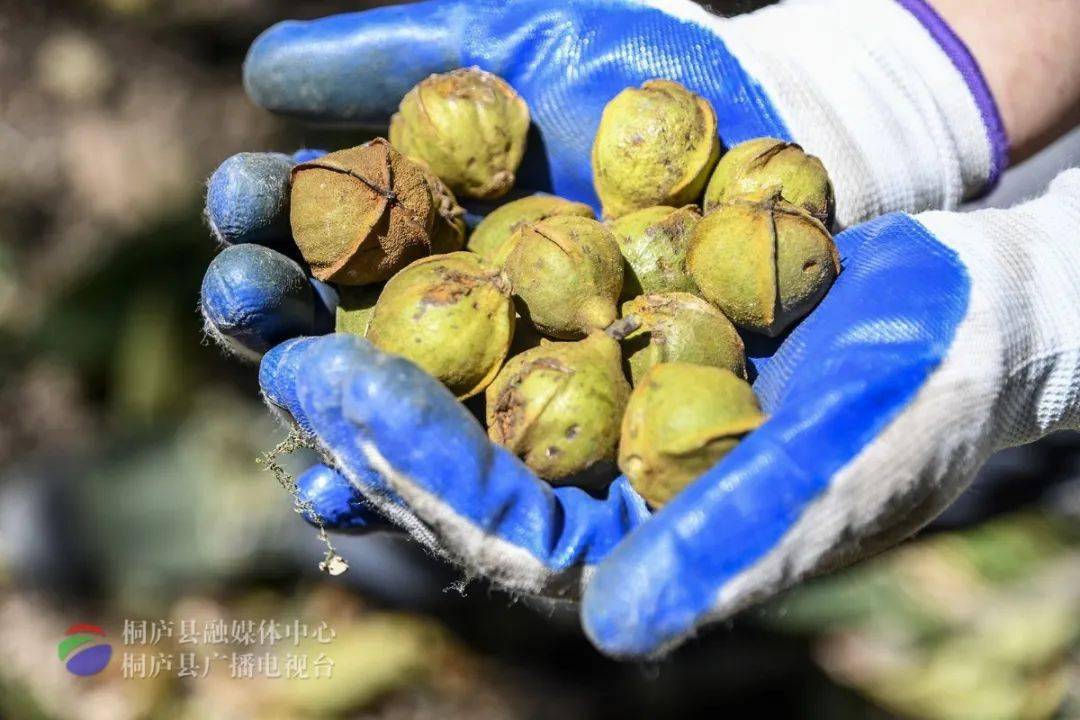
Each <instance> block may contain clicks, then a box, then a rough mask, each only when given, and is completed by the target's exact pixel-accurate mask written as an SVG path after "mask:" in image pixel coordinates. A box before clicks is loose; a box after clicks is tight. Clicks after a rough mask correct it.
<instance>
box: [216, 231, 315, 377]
mask: <svg viewBox="0 0 1080 720" xmlns="http://www.w3.org/2000/svg"><path fill="white" fill-rule="evenodd" d="M199 306H200V309H201V311H202V315H203V319H204V321H205V323H204V327H205V330H206V332H207V334H208V335H210V336H211V337H213V338H214V339H215V340H216V341H217V342H218V343H219V344H220V345H221V346H222V347H223V348H224V349H226V350H227V351H229V352H232V353H234V354H236V355H239V356H241V357H244V358H247V359H251V360H257V359H258V358H259V356H261V355H262V354H263V353H264V352H266V351H267V350H268V349H270V348H271V347H273V346H274V345H276V344H278V343H280V342H282V341H283V340H287V339H289V338H291V337H296V336H297V335H305V334H311V333H312V332H313V331H314V325H315V291H314V290H313V289H312V287H311V284H310V283H309V282H308V279H307V276H306V275H305V274H304V271H303V270H302V269H301V268H300V266H299V265H298V264H297V263H296V262H295V261H293V260H291V259H290V258H287V257H285V256H284V255H282V254H281V253H279V252H276V251H274V250H271V249H270V248H267V247H264V246H262V245H254V244H248V243H245V244H242V245H232V246H229V247H227V248H225V249H224V250H223V251H222V252H221V253H219V254H218V256H217V257H215V258H214V259H213V261H212V262H211V263H210V266H209V267H208V268H207V269H206V274H205V275H204V276H203V282H202V288H201V292H200V301H199Z"/></svg>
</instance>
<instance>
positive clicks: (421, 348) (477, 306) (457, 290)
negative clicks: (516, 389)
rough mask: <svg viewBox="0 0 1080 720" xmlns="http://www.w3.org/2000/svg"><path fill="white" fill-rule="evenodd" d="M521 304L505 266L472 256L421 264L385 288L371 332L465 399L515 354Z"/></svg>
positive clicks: (374, 341)
mask: <svg viewBox="0 0 1080 720" xmlns="http://www.w3.org/2000/svg"><path fill="white" fill-rule="evenodd" d="M513 334H514V303H513V301H512V300H511V298H510V292H509V288H508V286H507V284H506V282H505V279H504V278H503V277H502V275H501V273H500V272H499V270H498V268H497V267H495V266H494V265H491V264H490V263H488V262H485V261H484V259H483V258H481V257H480V256H479V255H476V254H474V253H470V252H455V253H449V254H447V255H432V256H431V257H426V258H422V259H420V260H417V261H416V262H414V263H413V264H412V265H409V266H408V267H407V268H405V269H404V270H402V271H401V272H400V273H398V274H397V275H395V276H394V277H393V278H391V279H390V281H389V282H388V283H386V287H385V288H383V291H382V294H381V295H380V296H379V301H378V302H377V303H376V304H375V312H374V314H373V315H372V316H371V322H370V323H369V324H368V328H367V339H368V340H370V341H371V344H372V345H374V346H375V347H377V348H379V349H380V350H384V351H386V352H389V353H394V354H396V355H401V356H402V357H404V358H406V359H408V360H411V361H412V362H414V363H416V364H417V365H419V366H420V367H421V368H423V369H424V370H426V371H427V372H429V373H430V374H431V375H434V376H435V377H436V378H438V379H439V380H440V381H441V382H442V383H443V384H444V385H446V386H447V387H448V388H450V390H451V391H452V392H453V393H454V394H455V395H457V396H458V397H459V398H461V399H465V398H468V397H471V396H473V395H475V394H476V393H478V392H480V391H481V390H483V389H484V388H485V387H487V386H488V383H490V382H491V381H492V379H493V378H494V377H495V375H496V373H498V372H499V368H500V367H501V366H502V363H503V360H504V359H505V358H506V353H507V350H508V349H509V348H510V340H511V338H512V337H513Z"/></svg>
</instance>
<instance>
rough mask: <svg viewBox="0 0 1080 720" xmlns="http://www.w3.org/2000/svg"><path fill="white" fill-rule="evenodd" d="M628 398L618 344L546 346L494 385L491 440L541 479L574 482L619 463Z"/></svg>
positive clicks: (599, 337) (589, 340)
mask: <svg viewBox="0 0 1080 720" xmlns="http://www.w3.org/2000/svg"><path fill="white" fill-rule="evenodd" d="M629 395H630V384H629V383H628V382H627V381H626V377H625V376H624V375H623V371H622V358H621V353H620V350H619V343H618V342H617V341H616V340H614V339H612V338H611V337H609V336H607V335H605V334H604V333H602V332H594V333H592V334H591V335H589V336H588V337H586V338H585V339H584V340H579V341H577V342H545V343H544V344H543V345H541V346H540V347H537V348H533V349H532V350H528V351H526V352H524V353H522V354H520V355H515V356H514V357H512V358H510V360H509V361H507V363H506V365H505V366H504V367H503V369H502V371H501V372H500V373H499V375H498V377H496V378H495V381H494V382H493V383H492V384H491V385H489V386H488V389H487V395H486V399H487V426H488V436H489V437H490V438H491V440H492V441H493V442H496V443H498V444H500V445H502V446H504V447H506V448H507V449H509V450H510V451H511V452H513V453H514V454H515V455H517V456H518V457H520V458H521V459H522V460H524V461H525V464H526V465H528V466H529V467H530V468H532V469H533V471H535V472H536V474H537V475H539V476H540V477H542V478H544V479H546V480H551V481H555V482H558V481H560V480H564V481H565V480H567V479H572V477H573V476H575V475H579V474H581V473H584V472H586V471H587V470H588V469H589V468H591V467H593V466H594V465H596V464H597V463H601V462H604V461H607V462H612V461H614V460H615V449H616V445H617V443H618V441H619V425H620V422H621V419H622V416H623V410H624V408H625V407H626V400H627V397H628V396H629Z"/></svg>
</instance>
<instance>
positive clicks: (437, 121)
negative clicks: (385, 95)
mask: <svg viewBox="0 0 1080 720" xmlns="http://www.w3.org/2000/svg"><path fill="white" fill-rule="evenodd" d="M528 131H529V107H528V105H526V104H525V101H524V100H523V99H522V98H521V96H520V95H518V94H517V93H516V92H514V89H513V88H512V87H510V85H509V84H507V82H506V81H505V80H503V79H502V78H499V77H497V76H495V75H492V74H491V73H489V72H485V71H483V70H480V69H479V68H461V69H458V70H452V71H450V72H447V73H439V74H436V75H431V76H430V77H428V78H427V79H426V80H423V81H421V82H420V83H419V84H418V85H416V86H415V87H414V88H413V89H412V90H410V91H409V92H408V93H407V94H406V95H405V97H404V98H403V99H402V100H401V106H400V107H399V108H398V112H397V113H395V114H394V116H393V117H392V118H391V119H390V142H391V143H393V145H394V147H396V148H398V149H399V150H400V151H401V152H403V153H404V154H405V155H406V156H408V157H410V158H413V159H415V160H422V161H423V162H425V163H426V164H427V165H428V166H429V167H430V168H431V170H432V171H433V172H434V173H435V174H436V175H438V176H439V177H440V178H442V180H443V182H445V183H446V184H447V185H449V186H450V189H451V190H453V191H454V192H455V193H457V194H458V195H460V196H462V197H468V198H476V199H479V200H484V199H491V198H497V197H500V196H501V195H504V194H505V193H506V191H507V190H509V189H510V188H511V187H513V185H514V173H516V172H517V169H518V166H519V165H520V164H521V158H522V156H523V155H524V153H525V137H526V135H527V134H528Z"/></svg>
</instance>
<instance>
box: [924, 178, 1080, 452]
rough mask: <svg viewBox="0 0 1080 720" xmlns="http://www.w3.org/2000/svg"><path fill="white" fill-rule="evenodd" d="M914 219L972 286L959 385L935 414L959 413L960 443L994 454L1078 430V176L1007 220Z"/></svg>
mask: <svg viewBox="0 0 1080 720" xmlns="http://www.w3.org/2000/svg"><path fill="white" fill-rule="evenodd" d="M916 219H917V220H918V221H919V222H920V223H922V224H923V225H924V226H925V227H926V228H927V229H928V230H929V231H930V232H931V233H933V235H934V236H936V237H937V238H938V239H939V240H940V241H941V242H942V244H944V245H946V246H947V247H950V248H952V249H953V250H955V251H956V252H957V254H959V256H960V259H961V261H962V262H963V263H964V265H965V267H967V269H968V273H969V274H970V276H971V298H970V303H969V310H968V315H967V317H966V318H965V319H964V321H963V323H962V324H961V327H960V328H959V329H958V331H957V341H958V342H956V343H954V347H957V348H958V349H961V352H962V353H963V358H956V362H955V363H954V364H955V365H956V366H957V367H956V369H958V370H962V371H963V373H964V375H965V376H966V381H965V382H963V383H956V384H955V385H954V387H955V388H956V389H957V395H956V397H955V398H954V400H955V403H956V404H955V405H953V408H952V410H949V409H947V408H944V407H943V408H942V410H943V411H945V412H953V413H957V411H958V410H962V414H956V415H954V417H955V419H956V427H957V430H958V433H959V434H961V435H963V434H965V433H968V432H972V431H974V430H975V429H976V427H978V426H982V431H983V432H984V433H985V435H986V438H987V440H986V444H987V447H986V448H985V450H988V451H992V450H996V449H999V448H1002V447H1008V446H1011V445H1018V444H1022V443H1025V442H1030V441H1032V440H1036V439H1038V438H1040V437H1042V436H1044V435H1046V434H1048V433H1050V432H1053V431H1055V430H1061V429H1080V169H1074V170H1068V171H1066V172H1064V173H1062V174H1061V175H1059V176H1058V177H1057V179H1055V180H1054V182H1053V183H1051V184H1050V188H1049V190H1048V192H1047V193H1046V195H1044V196H1043V197H1041V198H1039V199H1037V200H1033V201H1031V202H1028V203H1025V204H1023V205H1019V206H1017V207H1014V208H1012V209H1009V210H981V211H978V212H973V213H967V214H956V213H943V212H928V213H923V214H922V215H919V216H918V217H917V218H916ZM947 364H948V363H947ZM945 404H946V405H947V404H948V403H945ZM969 420H970V421H971V423H973V424H974V425H969V426H968V427H966V428H965V422H967V421H969Z"/></svg>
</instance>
